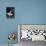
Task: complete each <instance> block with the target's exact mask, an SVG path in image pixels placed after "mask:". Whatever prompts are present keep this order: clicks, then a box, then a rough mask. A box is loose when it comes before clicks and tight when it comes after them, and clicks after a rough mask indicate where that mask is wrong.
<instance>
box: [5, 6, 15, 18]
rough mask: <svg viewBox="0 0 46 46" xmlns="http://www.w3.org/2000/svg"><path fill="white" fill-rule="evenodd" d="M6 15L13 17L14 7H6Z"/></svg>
mask: <svg viewBox="0 0 46 46" xmlns="http://www.w3.org/2000/svg"><path fill="white" fill-rule="evenodd" d="M6 17H7V18H15V8H14V7H6Z"/></svg>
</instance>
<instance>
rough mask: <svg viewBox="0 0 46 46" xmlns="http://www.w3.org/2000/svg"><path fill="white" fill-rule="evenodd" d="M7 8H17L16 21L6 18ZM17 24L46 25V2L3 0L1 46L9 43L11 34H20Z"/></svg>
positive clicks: (44, 0)
mask: <svg viewBox="0 0 46 46" xmlns="http://www.w3.org/2000/svg"><path fill="white" fill-rule="evenodd" d="M7 6H13V7H15V11H16V12H15V14H16V15H15V19H7V18H6V7H7ZM17 24H46V0H1V1H0V44H1V43H8V39H7V36H8V34H9V32H18V31H17ZM16 42H17V40H16Z"/></svg>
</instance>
